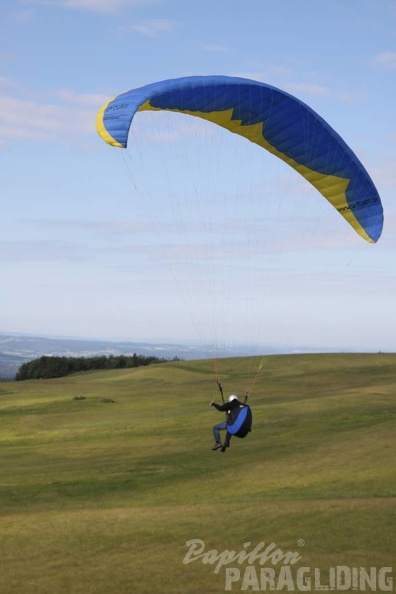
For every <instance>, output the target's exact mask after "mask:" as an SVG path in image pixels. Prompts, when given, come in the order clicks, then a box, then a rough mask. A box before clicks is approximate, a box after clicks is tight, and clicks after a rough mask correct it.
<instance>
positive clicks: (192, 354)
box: [0, 333, 244, 379]
mask: <svg viewBox="0 0 396 594" xmlns="http://www.w3.org/2000/svg"><path fill="white" fill-rule="evenodd" d="M134 353H136V354H139V355H145V356H155V357H158V358H164V359H174V358H179V359H206V358H211V357H214V356H215V355H216V353H214V352H213V349H212V351H211V349H210V348H209V347H208V348H205V347H200V346H192V345H178V344H170V343H169V344H168V343H164V344H150V343H145V342H112V341H104V340H103V341H101V340H84V339H75V338H74V339H73V338H46V337H43V336H23V335H16V334H15V335H10V334H1V333H0V379H13V378H14V377H15V374H16V372H17V371H18V369H19V367H20V366H21V365H22V363H26V362H27V361H32V360H33V359H37V358H38V357H42V356H43V355H53V356H62V357H95V356H97V355H106V356H109V355H133V354H134ZM243 354H244V352H243V349H241V348H235V349H232V348H230V349H227V355H230V356H232V355H243Z"/></svg>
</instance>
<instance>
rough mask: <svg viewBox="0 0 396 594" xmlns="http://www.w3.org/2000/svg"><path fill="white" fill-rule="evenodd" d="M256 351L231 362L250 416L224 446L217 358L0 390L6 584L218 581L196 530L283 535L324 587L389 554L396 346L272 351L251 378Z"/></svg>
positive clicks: (131, 586) (225, 377) (89, 589)
mask: <svg viewBox="0 0 396 594" xmlns="http://www.w3.org/2000/svg"><path fill="white" fill-rule="evenodd" d="M260 363H261V361H260V360H259V359H245V358H243V359H229V360H224V361H222V362H221V366H222V374H221V379H222V381H223V385H224V388H225V393H226V394H227V395H228V393H232V392H235V393H237V394H241V395H243V393H244V391H245V390H246V389H247V388H248V387H250V388H251V397H250V404H251V406H252V409H253V414H254V426H253V431H252V433H251V434H249V435H248V437H247V438H246V439H243V440H240V439H237V438H233V440H232V441H231V448H230V449H229V450H228V451H227V452H226V453H224V454H223V453H221V452H219V451H217V452H212V451H211V449H210V448H211V446H212V443H213V439H212V435H211V428H212V426H213V425H214V424H215V423H217V422H219V421H220V420H221V419H222V416H221V413H218V412H217V411H216V410H215V409H213V408H212V407H210V406H209V403H210V401H211V400H212V399H217V400H219V395H218V392H217V390H216V385H215V381H214V379H215V377H214V373H213V367H212V366H213V363H212V362H209V361H193V362H191V361H190V362H171V363H165V364H161V365H155V366H150V367H144V368H138V369H132V370H125V371H124V370H118V371H105V372H98V373H86V374H78V375H74V376H69V377H66V378H62V379H57V380H46V381H35V382H34V381H31V382H9V383H2V384H0V446H1V452H2V454H1V457H0V476H1V479H0V513H1V531H0V546H1V550H0V553H1V559H2V568H1V578H0V580H1V581H0V592H1V594H3V593H4V594H14V593H15V594H25V593H26V594H31V592H34V593H35V594H47V593H48V594H55V593H62V594H63V593H65V594H66V593H71V592H72V593H73V594H80V593H84V594H90V593H92V594H102V593H105V592H106V593H108V592H117V593H121V594H124V593H125V594H132V593H137V594H144V593H146V592H147V593H148V592H150V593H153V592H161V593H164V594H167V593H172V594H173V593H175V594H176V593H179V592H180V593H183V594H198V593H199V594H202V593H204V594H211V593H215V592H222V591H224V589H225V584H226V582H225V568H222V569H221V570H220V571H219V572H218V573H215V572H214V566H213V565H211V564H210V563H206V564H204V563H202V560H196V561H194V562H192V563H189V564H184V563H183V559H184V557H185V555H186V553H187V550H188V547H187V546H186V541H188V540H190V539H201V540H202V541H204V543H205V546H206V550H211V549H217V550H218V551H219V552H222V551H224V550H225V549H229V550H232V549H233V550H235V551H237V552H238V551H241V550H245V549H244V547H243V545H244V543H246V542H251V548H254V546H256V545H257V544H258V543H260V542H265V543H266V544H270V543H272V542H274V543H276V545H277V547H279V548H280V549H281V550H282V551H283V552H286V551H295V552H298V553H299V555H300V556H301V558H302V559H301V561H300V562H299V563H298V566H300V565H302V566H306V567H311V568H321V570H322V576H323V582H324V583H326V579H328V575H327V574H328V568H329V567H335V566H348V567H352V566H353V567H366V568H370V567H378V568H380V567H383V566H392V562H393V561H394V559H395V558H396V555H395V542H394V536H393V535H394V523H395V511H394V510H395V490H396V489H395V471H394V467H395V465H394V452H395V447H394V446H395V434H396V432H395V416H396V402H395V394H396V355H386V354H376V355H358V354H357V355H295V356H274V357H266V358H265V359H264V360H263V365H262V369H261V370H260V373H259V374H258V376H257V379H256V380H255V382H254V384H253V385H251V386H250V385H249V384H250V378H252V377H253V376H254V375H255V373H256V371H257V369H258V367H259V365H260ZM82 396H84V399H82V398H81V397H82ZM76 397H78V398H77V399H76ZM392 523H393V532H392V528H391V527H392ZM249 550H250V549H249ZM247 565H248V563H244V564H241V565H239V564H237V563H236V562H233V563H231V566H232V567H237V568H238V569H239V570H240V575H241V579H240V581H239V582H237V581H235V583H234V584H233V588H232V589H233V591H241V587H242V580H243V576H244V571H245V569H246V566H247ZM268 565H270V566H271V567H272V565H271V563H267V564H266V565H265V566H266V567H267V566H268ZM280 566H281V563H278V564H277V565H275V570H276V571H278V570H279V569H280ZM255 567H256V569H257V572H258V575H259V573H260V564H259V562H258V561H256V563H255ZM293 571H295V568H293ZM312 571H313V570H312ZM245 585H246V583H245ZM259 587H260V584H259ZM296 589H297V587H296ZM312 590H314V586H313V585H312ZM248 591H249V589H248ZM250 591H252V586H250ZM344 591H347V592H349V591H352V589H344ZM355 591H356V590H355ZM358 591H359V590H358Z"/></svg>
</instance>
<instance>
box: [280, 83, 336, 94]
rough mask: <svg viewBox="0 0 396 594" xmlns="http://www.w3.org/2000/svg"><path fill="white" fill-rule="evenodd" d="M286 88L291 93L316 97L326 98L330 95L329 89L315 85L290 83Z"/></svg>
mask: <svg viewBox="0 0 396 594" xmlns="http://www.w3.org/2000/svg"><path fill="white" fill-rule="evenodd" d="M285 88H287V90H288V91H289V92H291V93H298V94H307V95H314V96H315V97H324V96H325V95H328V94H329V90H328V88H327V87H324V86H323V85H317V84H313V83H289V84H288V85H287V87H285Z"/></svg>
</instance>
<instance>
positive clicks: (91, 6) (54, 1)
mask: <svg viewBox="0 0 396 594" xmlns="http://www.w3.org/2000/svg"><path fill="white" fill-rule="evenodd" d="M24 4H30V5H48V6H52V7H53V6H60V7H62V8H70V9H76V10H85V11H89V12H97V13H102V14H103V13H114V12H118V10H119V9H121V8H123V7H128V6H138V5H141V4H148V2H147V0H24Z"/></svg>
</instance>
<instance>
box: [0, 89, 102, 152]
mask: <svg viewBox="0 0 396 594" xmlns="http://www.w3.org/2000/svg"><path fill="white" fill-rule="evenodd" d="M11 86H12V83H11V81H8V80H7V79H4V78H3V79H2V80H0V138H1V139H2V144H3V146H4V145H5V144H6V142H7V141H9V140H12V139H28V140H39V141H43V142H45V141H46V142H54V141H55V142H56V141H58V142H62V143H65V142H66V143H67V142H76V141H78V140H79V139H80V140H81V142H82V143H83V142H84V140H83V136H84V133H87V134H88V133H89V134H90V135H92V130H93V126H94V124H93V122H95V116H96V112H97V110H98V109H99V108H100V106H101V105H102V104H103V103H104V101H105V100H106V98H105V97H104V96H100V95H89V94H77V93H75V92H73V91H69V90H65V89H64V90H61V91H58V92H55V93H54V94H53V97H52V100H51V97H50V98H49V100H48V99H46V100H45V101H42V102H40V100H31V99H27V98H26V97H28V96H29V91H27V92H26V93H25V96H23V93H21V92H20V91H19V93H16V92H14V93H13V92H12V89H11V88H10V87H11ZM14 90H15V91H16V89H14ZM7 91H8V92H7ZM59 99H60V101H59Z"/></svg>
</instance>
